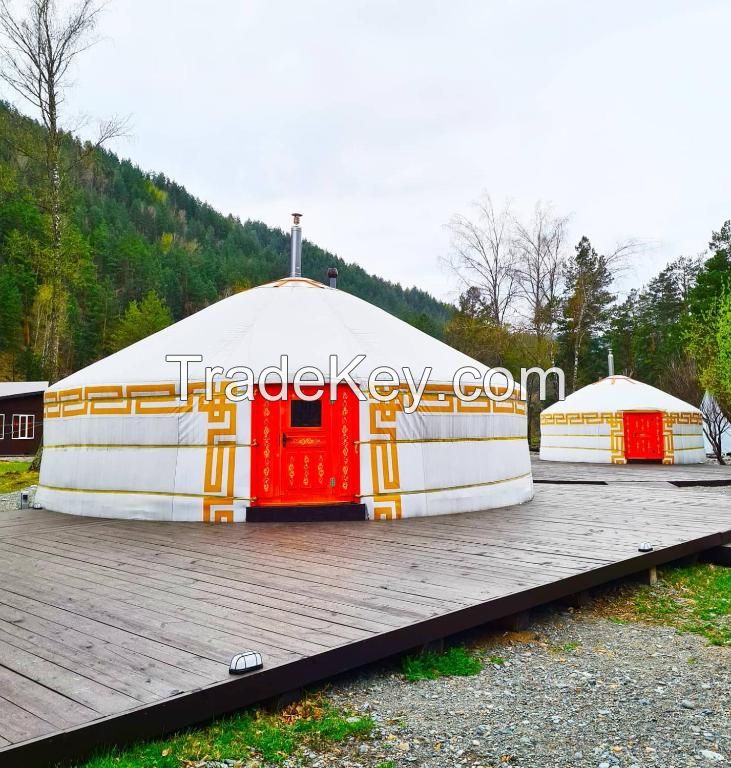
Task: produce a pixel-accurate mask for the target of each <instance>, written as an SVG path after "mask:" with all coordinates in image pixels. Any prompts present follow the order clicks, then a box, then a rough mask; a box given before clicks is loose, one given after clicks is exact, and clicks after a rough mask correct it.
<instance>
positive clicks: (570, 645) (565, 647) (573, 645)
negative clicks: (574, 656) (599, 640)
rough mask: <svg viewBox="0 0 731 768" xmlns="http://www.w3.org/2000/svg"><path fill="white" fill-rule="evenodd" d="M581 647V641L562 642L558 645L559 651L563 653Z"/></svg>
mask: <svg viewBox="0 0 731 768" xmlns="http://www.w3.org/2000/svg"><path fill="white" fill-rule="evenodd" d="M580 647H581V643H564V644H563V645H559V646H558V650H559V651H563V652H564V653H571V652H572V651H575V650H577V648H580Z"/></svg>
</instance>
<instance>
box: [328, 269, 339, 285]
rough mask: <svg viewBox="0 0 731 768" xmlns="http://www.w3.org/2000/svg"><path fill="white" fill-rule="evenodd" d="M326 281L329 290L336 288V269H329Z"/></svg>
mask: <svg viewBox="0 0 731 768" xmlns="http://www.w3.org/2000/svg"><path fill="white" fill-rule="evenodd" d="M327 279H328V282H329V283H330V287H331V288H337V287H338V270H337V267H330V268H329V269H328V271H327Z"/></svg>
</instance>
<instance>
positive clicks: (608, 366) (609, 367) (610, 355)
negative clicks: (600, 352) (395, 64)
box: [607, 347, 614, 376]
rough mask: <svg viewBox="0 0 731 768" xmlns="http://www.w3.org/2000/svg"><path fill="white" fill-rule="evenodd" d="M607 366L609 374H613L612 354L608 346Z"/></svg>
mask: <svg viewBox="0 0 731 768" xmlns="http://www.w3.org/2000/svg"><path fill="white" fill-rule="evenodd" d="M607 368H608V370H609V375H610V376H614V355H613V354H612V348H611V347H609V354H608V355H607Z"/></svg>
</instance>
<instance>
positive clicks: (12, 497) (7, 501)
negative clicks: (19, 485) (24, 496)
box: [0, 485, 36, 512]
mask: <svg viewBox="0 0 731 768" xmlns="http://www.w3.org/2000/svg"><path fill="white" fill-rule="evenodd" d="M26 490H30V503H31V504H33V498H34V497H35V494H36V487H35V485H32V486H31V487H30V488H29V489H26ZM19 503H20V491H14V492H13V493H0V512H9V511H11V510H13V509H18V504H19Z"/></svg>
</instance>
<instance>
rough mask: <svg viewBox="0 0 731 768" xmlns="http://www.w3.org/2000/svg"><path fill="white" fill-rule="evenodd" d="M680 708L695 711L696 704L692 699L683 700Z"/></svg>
mask: <svg viewBox="0 0 731 768" xmlns="http://www.w3.org/2000/svg"><path fill="white" fill-rule="evenodd" d="M680 706H681V707H682V708H683V709H695V704H694V703H693V702H692V701H691V700H690V699H683V700H682V701H681V702H680Z"/></svg>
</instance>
